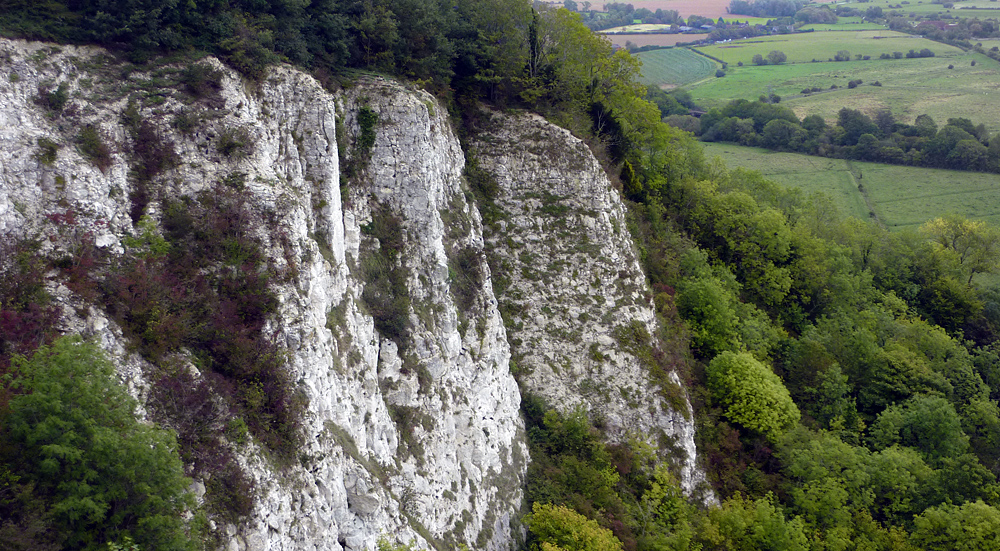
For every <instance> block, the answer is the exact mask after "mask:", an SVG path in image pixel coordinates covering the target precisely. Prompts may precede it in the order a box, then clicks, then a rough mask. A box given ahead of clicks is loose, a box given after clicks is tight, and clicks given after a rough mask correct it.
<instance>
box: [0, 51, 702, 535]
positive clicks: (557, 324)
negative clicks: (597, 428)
mask: <svg viewBox="0 0 1000 551" xmlns="http://www.w3.org/2000/svg"><path fill="white" fill-rule="evenodd" d="M199 63H200V64H202V65H203V66H204V67H206V68H207V69H208V70H211V71H218V75H219V78H218V86H217V88H212V89H209V90H207V91H206V90H205V89H198V88H197V86H196V85H192V84H191V81H190V80H188V81H185V80H184V79H185V78H187V77H185V76H184V75H185V73H184V72H183V69H184V68H183V67H177V66H170V65H164V66H162V67H159V68H155V69H150V70H149V72H139V71H136V70H135V69H134V68H132V67H126V66H124V65H122V64H121V63H120V62H118V61H116V60H114V59H113V58H112V57H111V56H109V55H108V54H107V53H105V52H103V51H101V50H100V49H97V48H86V47H72V46H60V47H56V46H53V45H50V44H42V43H31V42H24V41H9V40H0V240H5V241H8V242H12V241H13V240H18V239H32V240H35V241H36V242H37V244H38V254H40V255H44V256H45V257H46V258H49V259H52V260H55V259H59V258H66V257H67V256H71V255H73V254H75V253H76V252H78V251H79V248H80V247H81V246H82V245H88V246H90V245H92V246H93V247H95V249H96V250H97V251H99V252H100V255H101V258H104V259H107V260H106V261H107V262H108V265H110V263H111V262H112V261H113V260H114V259H116V258H122V257H123V255H126V254H128V251H129V249H130V247H134V246H135V245H134V243H135V242H136V238H137V237H140V236H142V235H143V232H147V231H152V232H154V233H156V232H160V233H162V232H163V219H164V213H163V212H162V211H163V208H162V206H161V205H163V204H165V203H164V201H167V200H169V201H174V202H176V201H183V200H188V201H190V202H191V203H190V204H194V203H195V202H197V201H204V200H207V199H206V197H208V198H210V196H211V194H212V193H215V191H214V190H218V189H220V187H219V186H220V185H230V184H231V185H232V187H233V188H234V189H239V190H240V191H239V193H240V194H241V195H242V197H243V198H244V199H245V202H246V206H247V208H248V210H249V212H250V215H251V217H252V218H253V220H255V221H256V222H255V224H254V226H253V227H252V231H253V232H254V234H255V237H256V238H257V240H258V241H259V242H261V243H263V246H264V249H265V253H266V255H267V257H268V262H270V263H272V264H273V266H274V267H275V269H276V270H277V271H279V272H280V273H282V274H285V277H282V278H278V279H275V280H274V281H272V282H271V286H272V288H273V290H274V292H275V293H276V295H277V298H278V307H277V312H276V313H275V314H274V315H273V316H272V318H271V319H269V321H268V323H267V326H266V327H265V331H267V332H268V333H269V334H273V335H274V336H275V338H276V339H277V342H278V343H279V345H280V348H281V350H282V353H283V356H284V358H285V359H286V365H287V369H288V370H289V373H290V378H291V380H292V381H294V382H295V386H296V390H297V392H298V393H299V394H301V396H302V397H303V398H304V400H305V402H306V403H307V406H306V412H305V416H304V421H303V427H304V431H303V432H304V436H303V444H302V446H301V448H300V449H299V450H297V451H298V453H297V457H296V458H295V459H294V460H293V461H291V464H290V465H287V464H280V465H279V464H275V462H274V461H273V460H272V459H271V458H270V456H269V453H268V452H267V450H265V449H263V448H262V447H261V446H260V445H259V444H257V443H255V442H253V441H251V442H249V443H248V444H246V445H240V446H237V445H236V444H227V445H231V446H232V449H233V452H234V453H236V455H237V461H238V463H239V464H240V466H241V467H242V468H243V469H244V470H245V471H246V472H247V473H248V474H249V476H250V477H251V478H252V479H253V481H254V482H255V485H256V493H255V495H254V500H253V512H252V514H250V515H249V518H248V519H247V520H246V522H243V523H241V524H240V525H239V526H236V525H228V526H227V525H219V526H217V531H218V533H219V534H221V535H222V543H223V547H224V548H226V549H237V550H253V551H256V550H261V551H263V550H292V549H295V550H311V549H315V550H319V549H333V550H339V549H350V550H356V551H360V550H362V549H374V548H375V547H376V542H377V541H378V540H379V539H380V538H383V537H384V538H386V539H388V540H390V541H398V542H408V541H413V542H414V543H415V544H416V546H417V547H420V548H427V547H431V546H432V545H434V544H439V545H443V546H445V547H457V545H458V544H459V543H465V544H467V545H468V546H469V547H470V548H472V549H485V550H489V551H500V550H505V549H510V548H513V547H515V546H517V545H518V542H519V541H520V539H521V537H522V535H521V528H520V527H519V526H520V524H519V518H520V515H521V513H522V510H521V507H522V501H523V487H524V483H525V476H526V470H527V463H528V460H529V458H528V452H527V444H526V440H525V432H524V426H523V421H522V419H521V417H520V415H519V407H520V400H521V397H520V394H519V389H518V386H517V384H516V383H515V380H514V378H513V376H512V374H511V372H510V365H511V348H512V345H510V344H508V342H512V343H513V350H514V354H515V356H516V365H517V366H518V367H519V368H521V369H523V370H525V372H526V373H530V374H528V375H526V377H525V382H526V384H527V385H528V387H529V388H530V390H532V391H533V392H537V393H539V394H543V395H544V396H546V397H547V398H548V399H549V400H551V401H552V403H553V404H555V405H556V406H558V407H560V408H571V407H574V406H575V404H577V403H579V402H588V403H589V404H590V405H589V407H591V408H593V409H594V411H595V412H597V413H599V414H600V415H601V416H603V418H604V419H605V420H606V422H607V425H608V427H609V428H610V429H611V432H612V434H613V436H614V437H615V438H624V437H625V436H626V433H627V432H628V430H632V431H633V432H636V433H638V434H639V435H640V436H643V437H646V438H648V439H650V440H652V441H654V442H655V441H657V440H665V441H668V443H671V444H672V445H673V446H674V447H675V448H676V449H677V450H678V454H679V455H678V456H679V457H680V464H681V467H682V469H681V472H682V473H683V483H684V487H685V488H686V489H687V490H688V491H693V489H694V488H695V487H696V486H697V485H698V483H699V481H701V480H702V479H703V475H701V474H700V471H698V469H697V467H696V465H695V450H694V446H693V440H692V436H693V430H694V429H693V425H692V423H691V421H690V420H689V418H690V414H689V411H688V410H689V409H690V406H688V405H687V402H686V400H685V398H684V394H683V389H679V390H678V389H674V390H678V391H677V392H675V394H674V397H675V398H677V399H675V400H674V402H673V405H671V403H668V401H666V400H665V399H664V398H663V396H662V394H661V393H660V392H659V391H658V389H657V388H655V387H654V385H652V384H651V383H650V380H649V378H648V377H647V375H646V373H647V370H646V369H645V367H643V366H642V365H641V364H642V358H641V356H643V353H642V352H643V350H645V349H644V348H643V347H644V346H646V344H645V341H644V340H643V339H644V337H643V335H644V334H645V335H652V334H655V332H656V322H655V316H654V315H653V312H652V309H651V306H650V303H649V299H648V295H647V291H646V289H645V287H644V285H645V284H644V279H643V276H642V273H641V271H640V268H639V265H638V263H637V261H636V257H635V253H634V250H633V248H632V246H631V240H630V237H629V235H628V232H627V230H626V228H625V218H624V207H623V205H622V203H621V201H620V200H618V198H617V196H616V195H615V193H614V191H613V190H612V189H611V188H610V185H609V183H608V180H607V178H606V176H604V175H603V173H602V172H601V169H600V166H599V164H598V163H597V162H596V160H595V159H594V157H593V155H591V153H590V151H589V150H588V149H587V148H586V146H585V145H584V144H582V143H581V142H580V141H579V140H576V139H575V138H573V137H572V136H571V135H570V134H569V133H568V132H565V131H563V130H560V129H558V128H556V127H554V126H552V125H549V124H547V123H545V122H544V121H542V120H541V119H538V118H536V117H531V116H527V115H513V116H499V115H498V118H497V120H496V124H495V126H494V129H493V130H491V131H489V132H488V133H487V134H485V135H484V136H486V137H485V138H482V139H480V141H479V142H478V143H476V144H475V146H474V147H475V150H476V154H477V156H478V158H479V159H480V162H481V165H482V166H483V167H485V168H487V169H488V170H489V171H490V172H492V173H493V174H494V175H495V176H496V179H497V181H498V182H499V183H500V197H499V199H498V203H499V204H500V206H501V207H502V210H503V212H504V213H506V214H505V216H504V217H503V219H502V220H500V221H499V226H498V227H499V230H495V231H491V232H489V239H490V240H491V241H492V246H493V249H494V250H495V251H496V252H497V254H499V255H500V258H501V259H502V260H503V270H502V271H503V274H502V279H503V281H504V287H505V290H504V292H503V295H502V297H501V298H502V302H501V303H498V300H497V297H496V296H495V295H494V291H493V287H494V282H495V281H497V279H496V278H495V277H494V274H491V271H490V267H489V265H488V263H487V253H486V248H487V247H486V245H487V243H486V241H485V240H484V236H483V234H484V229H483V222H482V219H481V217H480V213H479V211H478V209H477V208H476V206H475V205H474V204H472V203H471V202H470V199H469V198H470V197H472V194H471V193H470V191H469V187H468V185H467V183H466V182H465V180H464V178H463V169H464V167H465V156H464V154H463V152H462V148H461V146H460V144H459V141H458V139H457V137H456V135H455V133H454V131H453V129H452V128H451V125H450V122H449V120H448V117H447V110H446V109H445V108H444V106H442V105H441V104H439V103H438V101H437V100H436V99H435V98H434V97H433V96H431V95H430V94H427V93H426V92H423V91H419V90H416V89H413V88H410V87H406V86H404V85H401V84H398V83H395V82H392V81H387V80H380V79H377V78H374V77H372V78H367V79H363V80H360V81H359V82H357V83H355V84H354V85H353V86H352V87H351V88H348V89H345V90H342V91H339V92H336V93H330V92H328V91H327V90H324V89H323V88H322V87H321V86H320V85H319V84H318V83H317V82H316V81H315V80H314V79H313V78H312V77H310V76H308V75H306V74H303V73H301V72H299V71H296V70H293V69H291V68H288V67H275V68H272V69H271V70H270V71H269V73H268V74H267V75H266V77H265V78H264V79H263V80H262V81H261V82H255V83H250V82H246V81H244V80H243V79H241V78H240V77H239V75H237V74H236V73H234V72H232V71H231V70H229V69H227V68H226V67H224V66H223V65H222V64H221V63H219V62H218V61H217V60H214V59H211V58H208V59H205V60H202V61H200V62H199ZM195 84H197V83H195ZM49 93H57V95H59V94H64V96H63V98H62V99H61V100H60V102H61V101H62V100H64V105H59V106H57V107H58V108H54V107H53V105H52V102H48V103H49V105H48V106H46V105H44V104H45V103H46V101H39V97H40V96H44V95H45V94H49ZM56 99H59V98H56ZM136 117H138V119H139V120H141V121H142V122H143V124H147V123H148V124H149V125H151V128H153V129H154V130H155V132H156V133H158V134H159V135H160V136H161V137H162V141H161V148H162V149H163V150H164V151H163V152H164V153H165V152H166V151H165V150H167V149H172V150H174V151H175V152H176V157H174V158H173V161H172V162H170V163H167V165H165V167H164V168H163V170H161V171H158V172H156V173H155V174H154V175H153V176H152V178H151V179H150V180H149V182H147V183H146V184H140V183H138V182H139V180H138V179H137V177H136V171H137V170H140V169H142V168H143V167H137V165H136V160H135V155H133V154H132V153H130V145H129V144H130V143H131V138H130V136H129V131H128V130H127V128H128V125H129V124H133V125H134V124H135V118H136ZM87 128H90V129H92V130H96V132H97V135H99V136H100V137H101V140H102V141H103V142H104V143H105V144H106V145H107V146H108V152H109V154H108V156H107V157H106V158H105V159H104V160H103V161H100V162H94V161H93V160H92V158H91V157H92V155H85V148H84V147H83V146H82V142H81V139H80V136H81V130H82V129H87ZM485 140H488V142H487V141H485ZM143 185H145V187H142V186H143ZM147 188H148V189H147ZM144 194H145V195H144ZM144 196H147V199H148V204H142V205H141V206H142V207H143V208H140V209H137V208H136V207H135V205H136V204H137V199H136V198H137V197H144ZM141 213H144V214H145V215H146V218H145V220H148V221H149V222H144V224H145V227H144V228H143V227H139V221H140V219H139V217H138V214H141ZM386 227H389V229H390V230H391V231H390V232H389V233H391V234H392V238H391V239H390V238H389V237H387V233H386V231H387V230H386ZM379 271H381V272H379ZM387 271H388V273H392V274H394V279H393V286H394V287H393V289H392V291H391V292H393V293H396V294H397V295H399V296H402V297H404V298H405V301H402V302H401V304H404V305H405V306H404V307H403V309H402V310H401V311H400V312H398V313H399V314H400V315H399V316H397V318H396V319H393V320H390V321H393V322H395V323H396V325H395V327H396V328H397V330H395V331H393V332H392V334H389V333H387V332H386V331H385V330H380V329H378V327H379V325H378V324H379V323H383V326H385V320H384V319H382V318H380V317H379V316H382V315H383V314H382V313H380V312H377V311H374V310H375V308H374V307H373V305H372V300H371V297H372V296H376V297H377V295H378V293H384V292H386V290H385V289H382V288H381V287H380V285H383V284H384V283H385V282H384V281H382V280H379V279H378V276H377V273H376V272H378V273H383V274H384V273H387ZM47 277H48V281H47V283H48V287H49V290H50V292H51V294H52V295H53V297H54V301H55V304H56V305H57V306H60V307H61V311H62V323H63V327H61V328H60V329H61V330H63V331H64V332H67V333H79V334H82V335H84V336H85V337H87V338H92V339H95V340H96V341H97V342H99V343H100V344H101V346H102V347H103V348H104V349H105V350H106V351H107V352H108V353H109V355H110V356H111V357H112V359H113V361H114V363H115V365H116V367H117V368H118V372H119V375H120V377H121V379H122V381H123V383H124V384H126V385H127V387H128V388H129V391H130V392H131V393H132V394H133V395H135V396H136V397H137V398H138V399H139V402H140V403H142V404H146V403H148V402H147V400H148V398H149V395H150V391H151V386H152V383H151V376H152V373H153V372H154V369H155V367H154V366H152V365H150V364H149V363H148V362H147V361H146V360H145V359H144V358H143V357H142V356H141V355H140V354H139V353H137V352H136V347H135V346H134V345H133V344H131V343H130V342H129V340H128V338H127V337H126V336H125V332H124V331H123V329H122V328H120V327H119V326H118V325H117V324H116V322H115V321H114V320H115V317H114V316H113V315H111V313H110V310H108V309H107V306H106V305H104V304H102V302H101V300H100V297H99V296H82V295H81V294H80V293H78V292H76V291H73V290H71V288H70V287H72V285H70V286H68V285H67V281H66V277H65V276H64V275H63V274H62V273H61V272H60V271H59V270H56V269H53V270H52V271H51V272H50V273H49V274H48V275H47ZM396 287H398V288H396ZM501 306H502V307H504V308H506V309H507V310H508V311H509V313H510V316H509V318H508V322H509V323H508V324H507V326H505V324H504V320H503V318H502V317H501V315H500V308H501ZM379 320H382V321H379ZM400 328H403V329H400ZM383 329H385V327H383ZM508 332H509V333H510V337H508ZM630 343H631V344H630ZM178 357H180V358H181V359H182V361H183V358H184V357H185V356H184V354H183V352H182V353H181V354H179V355H178ZM188 364H190V365H187V366H186V368H187V369H189V370H190V371H191V372H192V373H195V374H196V375H197V374H198V371H197V369H196V367H195V365H194V362H192V361H188ZM673 381H674V384H675V385H679V381H677V380H676V376H674V379H673ZM142 413H143V414H145V411H143V412H142ZM206 482H207V481H205V480H198V481H195V484H194V485H193V490H194V492H195V494H196V495H197V496H198V497H199V499H200V498H201V497H202V496H204V495H205V493H206V491H209V492H210V491H211V484H206ZM220 522H221V521H220Z"/></svg>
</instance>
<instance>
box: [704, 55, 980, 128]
mask: <svg viewBox="0 0 1000 551" xmlns="http://www.w3.org/2000/svg"><path fill="white" fill-rule="evenodd" d="M973 60H975V61H976V65H975V66H974V67H973V66H972V61H973ZM948 65H953V66H954V68H953V69H948ZM855 79H861V80H862V84H861V85H860V86H858V87H857V88H854V89H850V88H848V87H847V83H848V82H849V81H851V80H855ZM876 81H878V82H879V83H881V84H882V86H880V87H878V86H872V83H873V82H876ZM998 83H1000V63H998V62H997V61H995V60H992V59H990V58H988V57H986V56H984V55H981V54H976V53H962V54H960V55H957V56H954V57H949V58H943V57H932V58H919V59H905V58H904V59H892V60H882V59H871V60H868V61H843V62H823V63H795V64H782V65H766V66H763V67H757V66H743V67H734V66H733V65H730V66H729V68H728V69H727V71H726V76H725V77H724V78H712V79H708V80H706V81H704V82H701V83H699V84H698V85H697V86H695V87H693V88H691V90H690V91H691V95H692V97H693V98H694V100H695V102H696V103H698V104H699V105H701V106H703V107H706V108H708V107H721V106H723V105H725V104H726V103H728V102H729V101H731V100H734V99H740V98H743V99H756V98H757V97H759V96H760V95H761V94H768V93H775V94H777V95H779V96H781V98H782V99H781V103H782V104H783V105H787V106H788V107H790V108H791V109H792V110H794V111H795V113H796V114H797V115H798V116H799V117H800V118H802V117H805V116H807V115H814V114H815V115H820V116H822V117H823V118H825V119H827V120H828V121H834V120H836V118H837V112H838V111H840V109H841V108H842V107H848V108H851V109H859V110H861V111H864V112H866V113H868V114H874V113H875V112H876V111H877V110H879V109H886V108H887V109H889V110H891V111H892V113H893V114H894V115H895V116H896V118H897V119H898V120H900V121H902V122H906V123H912V122H913V120H914V119H915V118H916V117H917V116H918V115H923V114H927V115H930V116H931V117H932V118H933V119H934V120H935V121H937V122H938V123H939V124H944V123H945V122H946V121H947V120H948V119H949V118H952V117H965V118H967V119H969V120H972V121H974V122H975V123H976V124H980V123H981V124H985V125H986V127H987V128H988V129H989V130H990V132H1000V85H998ZM834 84H836V85H837V89H836V90H831V89H830V88H831V86H832V85H834ZM804 88H821V89H822V90H823V92H820V93H813V94H810V95H807V96H803V95H802V94H801V92H802V90H803V89H804Z"/></svg>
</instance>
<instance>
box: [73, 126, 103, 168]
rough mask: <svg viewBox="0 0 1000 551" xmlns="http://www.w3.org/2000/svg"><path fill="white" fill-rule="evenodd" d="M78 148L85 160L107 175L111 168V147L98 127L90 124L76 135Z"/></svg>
mask: <svg viewBox="0 0 1000 551" xmlns="http://www.w3.org/2000/svg"><path fill="white" fill-rule="evenodd" d="M74 141H75V142H76V148H77V150H78V151H79V152H80V154H81V155H83V157H84V158H85V159H87V160H88V161H90V162H91V164H93V165H94V166H96V167H97V168H98V169H100V171H101V172H104V173H107V172H108V169H109V168H111V147H109V146H108V144H107V140H106V138H105V137H104V136H102V135H101V131H100V130H98V128H97V127H96V126H93V125H90V124H88V125H87V126H84V127H83V128H81V129H80V132H79V133H78V134H77V135H76V139H75V140H74Z"/></svg>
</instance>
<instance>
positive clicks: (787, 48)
mask: <svg viewBox="0 0 1000 551" xmlns="http://www.w3.org/2000/svg"><path fill="white" fill-rule="evenodd" d="M923 48H928V49H930V50H931V51H932V52H934V54H935V55H936V56H937V57H939V58H948V57H954V56H958V55H961V53H962V50H961V49H960V48H956V47H954V46H948V45H946V44H941V43H940V42H934V41H932V40H927V39H926V38H921V37H918V36H913V35H909V34H905V33H900V32H895V31H888V30H881V31H855V32H815V33H794V34H780V35H773V36H760V37H756V38H748V39H746V40H734V41H732V42H727V43H725V44H713V45H710V46H702V47H699V48H698V50H699V51H701V52H703V53H706V54H708V55H711V56H713V57H717V58H719V59H721V60H722V61H725V62H726V63H728V64H729V65H731V66H732V65H737V64H738V63H739V62H742V63H743V64H744V65H751V64H752V62H751V59H753V56H754V54H760V55H762V56H764V57H767V54H768V53H769V52H771V51H772V50H780V51H782V52H784V53H785V55H786V56H788V60H787V62H788V63H806V62H811V61H812V60H814V59H815V60H817V61H827V60H832V59H833V57H834V56H835V55H836V54H837V52H838V51H841V50H846V51H848V52H850V54H851V56H852V57H853V56H855V55H858V54H860V55H867V56H871V57H873V58H878V56H879V55H880V54H883V53H890V54H891V53H892V52H903V53H904V54H905V53H906V52H908V51H909V50H911V49H912V50H916V51H920V50H921V49H923Z"/></svg>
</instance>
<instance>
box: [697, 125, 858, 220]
mask: <svg viewBox="0 0 1000 551" xmlns="http://www.w3.org/2000/svg"><path fill="white" fill-rule="evenodd" d="M702 145H703V146H704V147H705V157H706V158H712V157H715V156H718V157H719V158H721V159H722V160H723V161H724V162H725V163H726V165H727V166H729V167H730V168H733V167H738V166H739V167H744V168H747V169H750V170H756V171H759V172H760V173H762V174H763V175H764V176H766V177H767V178H768V179H770V180H773V181H775V182H777V183H778V184H780V185H783V186H787V187H795V188H799V189H801V190H802V191H804V192H805V193H807V194H812V193H823V194H825V195H827V196H829V197H830V198H831V199H832V200H833V202H834V204H835V205H836V206H837V209H838V210H839V211H840V212H841V213H842V214H844V215H846V216H854V217H857V218H868V207H867V206H865V200H864V197H862V195H861V193H860V192H858V185H857V183H855V180H854V177H853V176H852V175H851V171H850V168H849V167H848V166H847V162H846V161H844V160H841V159H827V158H824V157H812V156H810V155H801V154H799V153H780V152H776V151H769V150H767V149H760V148H757V147H743V146H739V145H730V144H722V143H704V144H702Z"/></svg>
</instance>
